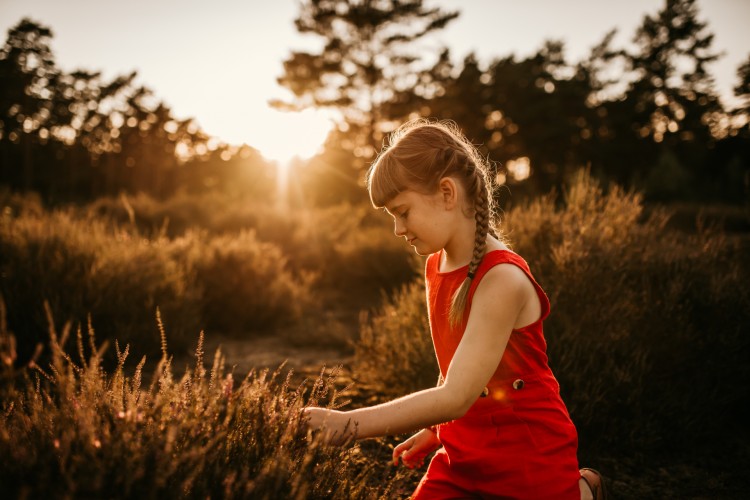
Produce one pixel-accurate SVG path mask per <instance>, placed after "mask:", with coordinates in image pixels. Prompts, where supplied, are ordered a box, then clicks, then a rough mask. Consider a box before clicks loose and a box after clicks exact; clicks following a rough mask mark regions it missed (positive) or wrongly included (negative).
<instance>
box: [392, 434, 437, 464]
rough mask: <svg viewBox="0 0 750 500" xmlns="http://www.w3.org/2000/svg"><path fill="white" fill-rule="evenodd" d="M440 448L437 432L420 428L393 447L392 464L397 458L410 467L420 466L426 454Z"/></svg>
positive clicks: (396, 462)
mask: <svg viewBox="0 0 750 500" xmlns="http://www.w3.org/2000/svg"><path fill="white" fill-rule="evenodd" d="M438 448H440V440H439V439H438V437H437V434H435V433H434V432H432V431H431V430H430V429H422V430H421V431H419V432H417V433H416V434H414V435H413V436H412V437H410V438H409V439H407V440H406V441H404V442H403V443H401V444H400V445H398V446H396V447H395V448H394V449H393V465H398V459H399V457H401V462H403V464H404V465H405V466H407V467H408V468H410V469H414V468H418V467H421V466H422V464H423V463H424V459H425V457H426V456H427V455H429V454H430V453H432V452H433V451H435V450H437V449H438Z"/></svg>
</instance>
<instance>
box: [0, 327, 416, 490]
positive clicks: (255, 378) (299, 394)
mask: <svg viewBox="0 0 750 500" xmlns="http://www.w3.org/2000/svg"><path fill="white" fill-rule="evenodd" d="M157 320H159V317H158V315H157ZM51 324H52V323H51ZM159 326H160V330H161V339H162V355H161V359H160V360H159V363H158V365H157V367H156V369H155V370H154V371H153V374H152V377H151V382H150V383H149V382H147V381H146V378H147V377H146V375H145V371H146V370H145V366H146V358H145V357H143V358H142V359H141V361H140V362H139V363H138V364H137V366H136V367H135V369H134V370H132V369H130V368H128V367H126V362H127V359H128V357H129V355H130V346H125V348H124V349H121V348H120V345H119V344H118V343H117V342H115V344H114V347H115V350H116V357H117V367H116V369H115V370H114V372H113V373H111V374H108V373H107V372H106V371H105V369H104V368H103V367H102V352H103V350H104V349H105V346H103V345H102V346H100V345H97V344H96V341H95V334H94V331H93V329H92V328H91V327H90V326H89V328H88V331H87V334H86V338H84V335H82V333H81V330H80V329H78V331H77V335H76V339H75V343H76V351H77V353H76V355H73V356H71V355H69V354H68V353H67V352H66V351H65V350H64V349H63V348H62V347H61V346H62V345H63V344H65V338H66V337H67V336H68V334H69V333H70V331H71V329H70V324H69V323H68V324H66V325H65V326H64V328H63V330H62V333H61V335H60V336H59V337H58V334H57V332H56V331H55V329H54V328H52V327H51V329H50V336H51V341H50V343H49V345H50V347H51V350H52V356H51V362H50V364H49V366H48V367H47V368H42V367H39V366H36V367H35V371H34V374H32V373H26V376H25V380H26V382H25V383H22V384H17V385H15V386H8V385H6V384H4V385H3V387H5V388H6V389H7V392H6V395H5V397H4V398H3V400H2V402H1V403H0V484H2V485H3V492H4V493H5V494H7V495H10V496H11V497H32V498H40V497H53V498H68V497H100V498H101V497H108V498H143V497H147V498H159V497H162V496H164V495H166V496H169V497H173V496H180V497H222V498H267V499H275V498H299V499H303V498H334V499H336V498H341V499H349V498H383V497H388V496H391V494H392V493H393V490H392V488H395V487H396V486H397V485H398V484H399V483H400V482H403V480H404V477H407V476H408V474H405V473H399V472H395V471H393V470H392V469H383V468H382V467H378V466H377V465H376V464H375V463H374V462H373V461H372V460H371V458H372V457H368V456H367V453H368V450H367V448H366V447H363V448H360V447H359V446H352V445H350V446H347V447H345V448H343V449H342V448H338V447H328V446H324V445H321V443H320V442H319V440H318V438H317V436H315V435H314V434H310V433H308V432H307V431H305V429H304V426H302V425H301V421H300V415H301V413H300V410H301V409H302V407H303V406H305V405H310V404H324V405H326V404H327V405H329V406H333V407H336V406H340V405H341V404H343V403H341V402H340V401H339V391H338V390H337V389H336V388H335V386H336V382H335V380H336V370H334V371H331V372H329V373H328V374H326V373H324V372H322V373H321V375H320V377H318V378H317V380H315V381H313V382H312V383H309V382H304V383H302V384H300V385H298V386H296V387H294V386H293V385H292V374H291V372H288V373H287V375H286V376H284V375H283V374H282V368H281V367H280V368H279V369H277V370H275V371H267V370H264V371H260V372H251V373H249V374H248V375H247V376H246V377H245V378H244V379H242V380H241V381H240V382H239V383H236V382H235V381H234V378H233V374H232V373H226V372H225V369H224V363H223V356H222V354H221V352H220V351H217V352H216V354H215V356H214V359H213V365H212V367H211V368H210V370H207V369H206V368H205V367H204V359H203V357H204V353H203V333H202V332H201V335H200V338H199V341H198V346H197V349H196V352H195V365H194V366H193V367H192V368H186V370H185V373H184V375H183V376H182V377H180V378H176V377H174V375H173V370H172V363H173V358H172V357H171V356H170V355H169V354H168V351H167V346H166V337H165V331H164V328H163V326H162V325H161V323H160V322H159ZM74 358H76V359H74ZM32 375H33V376H32Z"/></svg>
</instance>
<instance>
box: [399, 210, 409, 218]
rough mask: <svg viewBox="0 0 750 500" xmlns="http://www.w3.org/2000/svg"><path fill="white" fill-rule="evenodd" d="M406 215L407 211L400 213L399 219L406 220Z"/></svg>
mask: <svg viewBox="0 0 750 500" xmlns="http://www.w3.org/2000/svg"><path fill="white" fill-rule="evenodd" d="M408 215H409V211H408V210H406V211H404V212H401V216H400V217H401V218H402V219H406V217H407V216H408Z"/></svg>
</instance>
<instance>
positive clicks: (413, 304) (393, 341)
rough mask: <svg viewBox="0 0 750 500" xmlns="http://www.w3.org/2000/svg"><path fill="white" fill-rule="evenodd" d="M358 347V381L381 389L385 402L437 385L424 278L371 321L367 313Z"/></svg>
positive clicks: (386, 303)
mask: <svg viewBox="0 0 750 500" xmlns="http://www.w3.org/2000/svg"><path fill="white" fill-rule="evenodd" d="M354 349H355V350H354V359H355V362H354V368H353V373H354V374H355V376H356V380H357V382H358V383H359V384H363V385H365V386H373V387H377V388H378V391H377V393H378V394H377V395H378V397H379V398H380V399H383V400H386V399H392V398H394V397H396V396H403V395H404V394H409V393H411V392H415V391H418V390H421V389H426V388H428V387H431V386H434V385H435V384H436V383H437V379H438V373H439V372H438V367H437V361H436V359H435V351H434V349H433V347H432V341H431V339H430V325H429V322H428V318H427V306H426V302H425V291H424V282H423V280H421V279H419V280H416V281H414V282H412V283H409V284H406V285H403V286H402V287H401V288H399V289H398V290H397V291H396V293H394V294H393V295H392V296H391V297H387V298H386V299H385V300H384V301H383V305H382V306H381V308H380V309H379V310H378V311H376V313H375V314H374V315H373V316H372V318H368V317H367V315H363V317H362V320H361V328H360V337H359V339H358V341H357V342H356V343H355V346H354Z"/></svg>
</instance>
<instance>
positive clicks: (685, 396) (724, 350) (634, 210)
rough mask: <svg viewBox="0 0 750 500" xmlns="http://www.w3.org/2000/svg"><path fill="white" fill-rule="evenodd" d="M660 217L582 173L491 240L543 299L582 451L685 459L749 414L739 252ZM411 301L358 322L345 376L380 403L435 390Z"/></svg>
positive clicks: (521, 211)
mask: <svg viewBox="0 0 750 500" xmlns="http://www.w3.org/2000/svg"><path fill="white" fill-rule="evenodd" d="M668 220H669V213H667V212H666V211H664V210H658V209H656V210H651V212H650V214H649V215H645V214H644V211H643V203H642V198H641V196H640V195H639V194H638V193H633V192H626V191H623V190H622V189H620V188H618V187H617V186H611V187H610V188H609V189H608V190H606V191H605V190H604V189H603V188H602V187H601V186H600V185H599V184H598V183H597V182H596V181H594V180H593V179H592V178H591V177H590V176H589V175H588V174H587V173H586V172H585V171H582V172H580V173H579V174H578V175H577V177H576V178H575V179H573V181H572V182H571V184H570V186H569V187H568V188H567V190H566V191H565V192H564V193H563V197H562V199H561V200H558V199H557V198H556V197H555V196H554V195H549V196H546V197H543V198H540V199H537V200H535V201H533V202H531V203H528V204H526V205H523V206H519V207H516V208H514V209H512V210H510V211H509V212H508V213H507V214H505V216H504V220H503V225H502V229H503V232H504V233H505V235H506V237H507V239H508V240H509V242H510V243H511V245H512V247H513V249H514V250H515V251H517V252H518V253H519V254H521V255H522V256H523V257H524V258H525V259H526V260H527V261H528V262H529V264H530V266H531V269H532V272H533V273H534V274H535V277H536V278H537V280H538V281H539V282H540V283H541V285H542V287H543V288H544V289H545V291H546V292H547V294H548V295H549V297H550V301H551V304H552V312H551V315H550V316H549V317H548V319H547V320H546V321H545V336H546V338H547V342H548V352H549V356H550V364H551V366H552V368H553V370H554V371H555V374H556V376H557V378H558V380H559V381H560V384H561V390H562V392H563V399H564V400H565V401H566V404H567V405H568V407H569V409H570V412H571V416H572V417H573V420H574V421H575V422H576V425H577V427H578V430H579V433H580V434H581V446H582V449H583V451H584V452H587V451H594V450H599V451H602V450H607V449H617V450H630V451H638V450H640V451H642V452H647V451H648V452H653V451H654V450H655V449H680V450H682V452H685V453H687V452H691V451H695V450H698V449H699V448H700V446H703V445H705V444H708V445H709V446H717V444H716V443H715V442H714V441H713V436H715V435H717V434H718V431H719V430H720V429H727V428H730V429H739V428H741V425H742V422H743V421H746V419H747V417H749V416H750V415H748V413H747V410H746V409H745V406H746V405H744V402H743V400H742V399H743V398H742V395H743V394H745V393H746V384H747V381H748V380H750V368H748V365H747V363H746V361H745V359H744V358H745V357H746V355H747V352H749V351H750V339H748V337H747V335H746V331H747V328H748V325H750V292H749V291H748V288H747V286H746V283H747V279H748V277H747V276H746V269H744V268H743V267H742V253H741V249H739V248H738V247H737V246H736V245H735V244H734V243H733V242H732V241H731V240H729V239H728V238H727V237H726V235H725V234H724V233H723V232H722V231H721V230H720V229H718V228H706V227H699V228H697V229H696V231H695V232H693V233H684V232H676V231H670V230H668V229H667V228H666V225H667V222H668ZM424 300H425V298H424V288H423V285H421V284H419V283H414V284H412V285H410V286H409V287H407V288H404V289H402V290H400V291H399V292H398V293H397V294H395V295H393V297H392V298H391V299H390V301H388V302H386V304H385V305H384V307H383V309H382V310H381V311H379V312H378V313H377V314H375V315H374V316H373V318H372V319H371V320H369V321H365V322H363V326H362V328H361V340H360V343H359V345H358V346H357V349H356V352H355V367H357V369H356V372H357V374H358V376H359V377H361V380H362V381H363V382H364V383H371V384H375V383H377V381H378V380H379V381H381V382H380V383H381V384H382V386H381V387H383V389H382V393H383V394H384V395H385V394H386V393H387V394H388V395H393V394H403V393H406V392H409V391H413V390H416V389H419V388H421V387H425V384H428V383H430V380H431V381H432V383H434V382H435V379H436V376H437V368H436V365H435V361H434V353H432V349H431V346H430V344H429V333H428V332H429V327H428V326H427V323H426V321H427V317H426V311H425V310H424V306H423V303H424ZM430 377H432V379H430ZM717 381H721V382H717ZM685 436H689V439H685ZM722 446H724V445H722ZM738 446H739V445H738Z"/></svg>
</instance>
